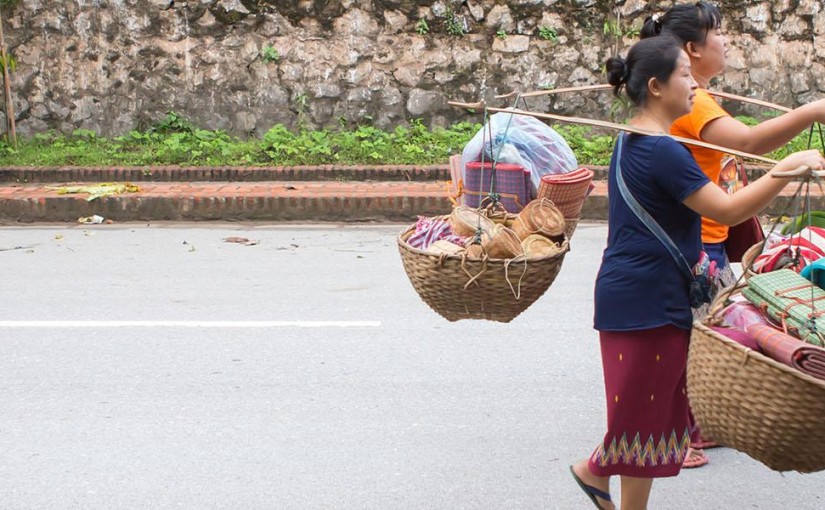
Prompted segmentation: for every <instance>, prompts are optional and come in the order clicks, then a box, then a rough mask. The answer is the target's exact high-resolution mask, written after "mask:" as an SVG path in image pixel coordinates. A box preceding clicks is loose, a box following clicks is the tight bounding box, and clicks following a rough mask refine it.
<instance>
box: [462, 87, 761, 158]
mask: <svg viewBox="0 0 825 510" xmlns="http://www.w3.org/2000/svg"><path fill="white" fill-rule="evenodd" d="M447 104H449V105H451V106H458V107H461V108H481V107H483V105H484V103H483V102H480V103H459V102H456V101H449V102H448V103H447ZM487 111H488V112H503V113H512V114H516V115H529V116H531V117H536V118H538V119H546V120H555V121H557V122H568V123H571V124H581V125H584V126H594V127H603V128H608V129H615V130H617V131H625V132H628V133H635V134H639V135H660V136H670V137H671V138H673V139H674V140H676V141H677V142H680V143H684V144H688V145H696V146H698V147H704V148H706V149H713V150H717V151H719V152H725V153H727V154H731V155H734V156H739V157H742V158H747V159H752V160H755V161H761V162H763V163H769V164H771V165H775V164H776V163H777V161H776V160H774V159H770V158H766V157H763V156H757V155H756V154H749V153H747V152H742V151H737V150H734V149H730V148H728V147H722V146H721V145H714V144H712V143H707V142H700V141H698V140H692V139H690V138H682V137H680V136H673V135H661V133H656V132H653V131H648V130H646V129H639V128H635V127H633V126H629V125H627V124H617V123H615V122H607V121H603V120H594V119H585V118H583V117H568V116H565V115H555V114H552V113H539V112H531V111H527V110H519V109H508V108H490V107H487Z"/></svg>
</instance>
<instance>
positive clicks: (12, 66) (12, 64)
mask: <svg viewBox="0 0 825 510" xmlns="http://www.w3.org/2000/svg"><path fill="white" fill-rule="evenodd" d="M6 67H8V70H9V72H10V73H13V72H14V71H16V70H17V60H16V59H15V58H14V57H13V56H12V55H10V54H8V53H7V54H6V60H5V61H4V60H3V59H0V71H2V70H3V68H6Z"/></svg>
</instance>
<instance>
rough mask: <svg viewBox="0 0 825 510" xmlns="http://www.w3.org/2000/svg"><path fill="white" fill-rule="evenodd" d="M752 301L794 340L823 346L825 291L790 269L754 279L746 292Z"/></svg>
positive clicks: (750, 281) (752, 277)
mask: <svg viewBox="0 0 825 510" xmlns="http://www.w3.org/2000/svg"><path fill="white" fill-rule="evenodd" d="M742 295H743V296H745V298H747V300H748V301H750V302H751V303H753V304H754V305H756V306H757V307H758V308H760V309H761V310H763V311H764V312H766V314H767V315H768V316H769V317H770V318H772V319H774V320H775V321H777V322H779V323H782V324H783V325H785V327H786V328H787V331H788V332H789V333H790V334H793V335H794V336H798V337H799V338H800V339H802V340H804V341H806V342H808V343H810V344H814V345H820V346H821V345H823V343H825V342H823V339H824V338H825V336H823V334H825V317H823V314H825V290H822V289H820V288H819V287H816V286H814V285H813V284H812V283H811V282H809V281H808V280H806V279H805V278H803V277H802V276H800V275H798V274H797V273H795V272H794V271H792V270H790V269H780V270H778V271H772V272H770V273H764V274H759V275H755V276H751V277H750V279H748V286H747V287H746V288H745V289H743V290H742Z"/></svg>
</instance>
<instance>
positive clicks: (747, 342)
mask: <svg viewBox="0 0 825 510" xmlns="http://www.w3.org/2000/svg"><path fill="white" fill-rule="evenodd" d="M710 329H712V330H714V331H716V332H717V333H719V334H720V335H723V336H725V337H727V338H730V339H731V340H733V341H734V342H736V343H738V344H739V345H744V346H745V347H747V348H748V349H751V350H754V351H757V352H758V351H760V350H761V349H760V347H759V344H757V343H756V339H755V338H753V336H751V335H750V334H748V333H747V332H746V331H743V330H741V329H736V328H726V327H723V326H711V327H710Z"/></svg>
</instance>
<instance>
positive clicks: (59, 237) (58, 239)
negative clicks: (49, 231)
mask: <svg viewBox="0 0 825 510" xmlns="http://www.w3.org/2000/svg"><path fill="white" fill-rule="evenodd" d="M61 239H63V234H57V235H56V236H54V240H55V241H60V240H61Z"/></svg>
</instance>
